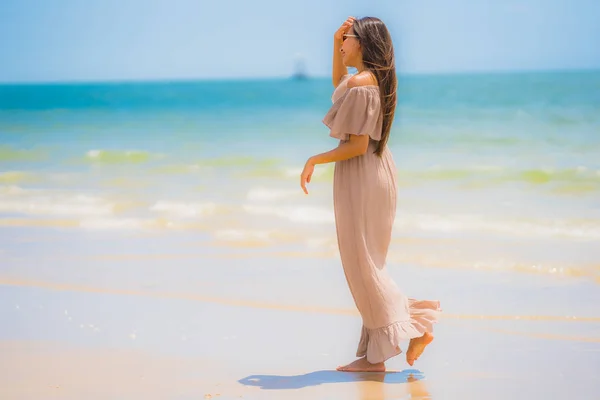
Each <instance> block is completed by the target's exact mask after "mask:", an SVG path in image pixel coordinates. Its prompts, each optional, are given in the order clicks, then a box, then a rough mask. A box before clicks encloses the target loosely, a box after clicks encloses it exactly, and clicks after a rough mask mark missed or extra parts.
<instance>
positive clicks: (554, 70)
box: [0, 66, 600, 86]
mask: <svg viewBox="0 0 600 400" xmlns="http://www.w3.org/2000/svg"><path fill="white" fill-rule="evenodd" d="M576 72H600V66H597V67H575V68H539V69H533V68H532V69H497V70H460V71H459V70H457V71H399V70H397V71H396V73H397V74H398V75H400V76H412V77H421V76H423V77H424V76H461V75H519V74H528V73H576ZM330 78H331V75H329V74H327V75H319V74H317V75H310V74H306V76H305V77H304V78H302V79H298V80H299V81H302V80H304V81H310V80H321V79H330ZM295 79H297V78H295V77H294V74H293V73H291V74H289V75H270V76H229V77H226V76H221V77H201V76H196V77H192V76H190V77H158V76H157V77H139V78H82V79H55V80H51V79H48V80H13V81H4V80H0V85H2V86H18V85H23V86H25V85H60V84H127V83H167V82H173V83H192V82H234V81H245V82H250V81H265V80H295Z"/></svg>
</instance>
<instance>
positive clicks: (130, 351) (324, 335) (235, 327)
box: [0, 233, 600, 400]
mask: <svg viewBox="0 0 600 400" xmlns="http://www.w3.org/2000/svg"><path fill="white" fill-rule="evenodd" d="M42 237H43V238H44V239H43V240H41V239H42ZM31 238H32V240H30V241H19V242H17V241H14V242H13V243H16V244H15V246H14V247H12V248H11V257H4V259H3V263H2V267H1V269H0V321H2V323H1V329H0V354H1V355H2V357H1V361H0V398H2V399H5V398H6V399H15V400H18V399H36V400H37V399H42V398H43V399H55V398H56V399H81V398H86V399H114V398H144V399H203V398H212V399H239V398H244V399H306V398H310V399H409V398H413V399H416V398H421V399H427V398H431V399H441V400H443V399H492V400H493V399H564V398H581V399H593V398H596V397H599V396H600V381H599V380H598V379H597V376H598V374H599V372H600V314H599V313H598V308H597V304H600V291H599V289H598V285H597V284H595V283H594V282H590V281H589V280H584V279H582V280H578V279H570V280H564V279H562V278H561V277H539V276H532V275H529V274H518V273H514V272H490V271H463V270H461V269H460V268H457V269H446V268H429V269H427V268H421V267H417V266H411V265H398V264H393V265H391V266H390V271H391V273H392V275H393V276H394V278H395V279H396V281H397V282H398V284H399V285H400V286H401V287H402V288H403V289H404V290H405V291H407V292H408V293H409V294H410V295H411V296H415V297H428V298H429V297H431V298H437V299H439V300H440V301H441V302H442V307H443V309H444V316H443V318H442V320H441V321H440V323H439V324H438V325H436V327H435V335H436V338H435V341H434V342H433V344H432V345H431V346H430V347H428V348H427V350H426V352H425V354H424V355H423V357H422V358H421V359H419V360H418V361H417V363H416V364H415V365H414V367H410V366H408V364H406V362H405V360H404V357H403V355H400V356H399V357H396V358H394V359H392V360H391V361H390V362H389V363H388V369H389V370H390V371H389V372H388V373H386V374H377V373H371V374H366V373H363V374H351V373H342V372H337V371H335V367H336V366H338V365H340V364H342V363H347V362H350V361H352V360H353V359H354V352H355V350H356V345H357V341H358V338H359V334H360V319H359V316H358V314H357V313H356V310H355V308H354V306H353V304H352V300H351V297H350V295H349V293H348V291H347V288H346V286H345V282H344V280H343V272H342V271H341V268H339V265H338V264H337V260H335V259H330V258H325V257H321V256H319V255H316V254H311V253H307V254H304V255H303V256H302V257H295V256H294V255H293V254H292V253H290V250H289V249H285V248H282V249H275V250H272V251H269V249H256V248H242V249H231V248H215V247H202V246H200V245H198V246H196V247H194V246H192V245H191V244H193V243H200V242H199V239H198V238H197V237H191V236H189V235H183V236H177V237H176V236H169V237H152V236H139V237H138V236H136V237H133V236H130V237H114V236H113V237H111V236H110V235H107V236H104V237H101V236H96V237H94V238H90V237H89V236H87V237H82V238H77V236H75V235H71V234H69V233H65V234H64V235H62V234H55V235H53V236H52V238H53V240H49V238H48V237H47V236H38V237H37V238H38V239H35V237H33V236H31ZM12 239H13V240H14V236H13V238H12ZM92 239H94V240H92ZM28 246H29V247H28ZM31 249H37V252H36V251H28V250H31ZM184 249H187V252H186V251H185V250H184ZM15 254H18V255H19V257H14V255H15ZM407 345H408V344H407V343H406V344H405V345H404V346H403V350H406V348H407Z"/></svg>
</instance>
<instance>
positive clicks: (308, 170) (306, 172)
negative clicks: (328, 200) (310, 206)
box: [300, 159, 315, 194]
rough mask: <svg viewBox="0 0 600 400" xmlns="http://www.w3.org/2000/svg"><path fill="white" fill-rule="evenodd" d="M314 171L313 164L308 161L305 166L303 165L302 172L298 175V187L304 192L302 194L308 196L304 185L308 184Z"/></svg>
mask: <svg viewBox="0 0 600 400" xmlns="http://www.w3.org/2000/svg"><path fill="white" fill-rule="evenodd" d="M314 170H315V164H313V163H312V161H311V160H310V159H309V160H308V161H307V162H306V164H304V169H303V170H302V174H301V175H300V187H302V190H304V193H306V194H308V190H307V189H306V184H307V183H310V178H311V177H312V174H313V172H314Z"/></svg>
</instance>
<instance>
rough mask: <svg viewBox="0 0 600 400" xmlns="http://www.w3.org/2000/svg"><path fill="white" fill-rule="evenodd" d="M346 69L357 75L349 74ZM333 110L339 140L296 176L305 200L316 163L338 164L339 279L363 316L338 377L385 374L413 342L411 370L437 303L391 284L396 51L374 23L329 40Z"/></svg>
mask: <svg viewBox="0 0 600 400" xmlns="http://www.w3.org/2000/svg"><path fill="white" fill-rule="evenodd" d="M347 67H354V68H356V69H357V71H358V72H357V73H356V74H355V75H349V74H348V70H347ZM333 85H334V87H335V90H334V93H333V97H332V100H333V105H332V107H331V109H330V110H329V111H328V112H327V114H326V115H325V117H324V119H323V122H324V123H325V125H327V126H328V127H329V129H330V136H332V137H334V138H336V139H339V145H338V147H337V148H335V149H334V150H331V151H329V152H326V153H322V154H318V155H315V156H313V157H310V158H309V159H308V161H307V162H306V165H305V166H304V170H303V171H302V174H301V177H300V186H301V187H302V189H303V190H304V192H305V193H306V194H308V191H307V189H306V184H307V183H309V182H310V179H311V176H312V174H313V171H314V167H315V165H317V164H324V163H330V162H335V172H334V180H333V187H334V189H333V190H334V209H335V221H336V232H337V238H338V246H339V250H340V256H341V261H342V265H343V268H344V274H345V276H346V280H347V282H348V286H349V288H350V291H351V293H352V297H353V298H354V302H355V304H356V307H357V308H358V310H359V312H360V314H361V317H362V322H363V326H362V332H361V337H360V341H359V344H358V350H357V353H356V356H357V357H360V358H359V359H358V360H356V361H354V362H352V363H350V364H348V365H346V366H343V367H338V368H337V369H338V370H339V371H352V372H356V371H385V364H384V362H385V361H386V360H387V359H389V358H391V357H394V356H396V355H398V354H400V353H401V352H402V351H401V350H400V341H401V340H405V339H406V340H408V339H410V343H409V345H408V350H407V351H406V361H407V362H408V364H410V365H411V366H412V365H413V363H414V362H415V360H417V359H418V358H419V356H420V355H421V353H423V350H424V349H425V347H426V346H427V345H428V344H429V343H431V341H432V340H433V335H432V330H433V324H434V323H435V322H436V321H437V319H438V315H439V312H440V308H439V302H437V301H417V300H414V299H409V298H407V297H406V296H405V295H404V294H402V293H401V292H400V290H399V289H398V287H397V286H396V284H395V283H394V282H393V281H392V279H391V278H390V276H389V274H388V271H387V269H386V268H385V265H386V257H387V251H388V247H389V244H390V240H391V235H392V226H393V224H394V218H395V215H396V167H395V164H394V160H393V158H392V154H391V152H390V150H389V149H388V147H387V141H388V137H389V134H390V128H391V126H392V121H393V118H394V112H395V109H396V86H397V82H396V71H395V62H394V49H393V46H392V40H391V37H390V34H389V32H388V30H387V28H386V26H385V25H384V23H383V22H382V21H381V20H379V19H377V18H371V17H367V18H362V19H354V18H352V17H350V18H348V20H346V21H345V22H344V23H343V24H342V26H341V27H340V28H339V29H338V30H337V32H336V33H335V34H334V53H333Z"/></svg>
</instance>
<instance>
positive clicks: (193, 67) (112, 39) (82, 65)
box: [0, 0, 600, 82]
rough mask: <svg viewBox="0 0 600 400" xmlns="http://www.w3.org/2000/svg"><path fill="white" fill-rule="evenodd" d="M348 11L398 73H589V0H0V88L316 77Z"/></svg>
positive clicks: (596, 57)
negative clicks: (383, 32) (377, 36)
mask: <svg viewBox="0 0 600 400" xmlns="http://www.w3.org/2000/svg"><path fill="white" fill-rule="evenodd" d="M348 15H354V16H358V17H361V16H366V15H370V16H377V17H380V18H381V19H383V20H384V22H386V24H387V25H388V27H389V28H390V30H391V32H392V36H393V38H394V43H395V46H396V56H397V62H398V67H399V69H400V70H401V71H403V72H414V73H420V72H425V73H447V72H468V71H497V70H531V69H579V68H586V69H587V68H600V45H599V44H598V43H599V42H598V40H600V23H599V22H598V21H600V1H598V0H571V1H568V0H562V1H558V0H530V1H527V0H522V1H516V0H502V1H500V0H493V1H492V0H479V1H477V0H388V1H376V0H374V1H367V0H362V1H357V0H346V1H328V0H303V1H296V2H288V1H284V0H254V1H240V0H238V1H228V0H221V1H215V0H213V1H206V0H172V1H166V0H87V1H86V0H52V1H50V0H37V1H34V0H2V1H1V2H0V59H1V60H2V63H0V81H2V82H19V81H74V80H75V81H76V80H127V79H169V78H180V79H190V78H191V79H197V78H200V79H202V78H209V79H211V78H247V77H277V76H288V75H289V74H291V73H292V70H293V65H294V60H295V58H296V57H297V56H298V55H300V54H301V55H302V56H303V57H304V59H305V63H306V66H307V68H308V71H309V73H311V74H312V75H317V76H327V75H328V74H329V73H330V68H331V42H332V35H333V32H334V31H335V30H336V29H337V27H338V26H339V25H340V24H341V23H342V22H343V20H344V19H345V18H346V17H347V16H348Z"/></svg>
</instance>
